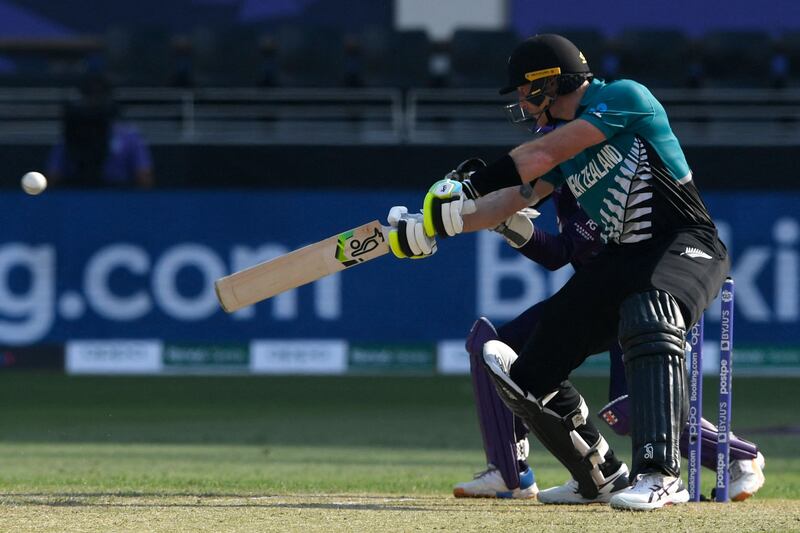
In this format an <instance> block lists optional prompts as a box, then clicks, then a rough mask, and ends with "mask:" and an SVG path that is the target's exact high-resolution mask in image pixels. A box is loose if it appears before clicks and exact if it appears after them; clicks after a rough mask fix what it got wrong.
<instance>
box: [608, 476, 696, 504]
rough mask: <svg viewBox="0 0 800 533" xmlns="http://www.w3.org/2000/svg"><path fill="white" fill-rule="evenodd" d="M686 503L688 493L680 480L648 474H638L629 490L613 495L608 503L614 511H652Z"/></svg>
mask: <svg viewBox="0 0 800 533" xmlns="http://www.w3.org/2000/svg"><path fill="white" fill-rule="evenodd" d="M688 501H689V491H688V490H686V487H684V486H683V481H681V478H679V477H672V476H668V475H666V474H662V473H650V474H640V475H639V476H638V477H637V479H636V483H634V484H633V485H632V486H631V488H629V489H628V490H625V491H622V492H620V493H618V494H615V495H614V496H613V497H612V498H611V501H610V502H609V503H610V504H611V507H613V508H614V509H627V510H630V511H652V510H653V509H660V508H662V507H664V506H665V505H673V504H676V503H686V502H688Z"/></svg>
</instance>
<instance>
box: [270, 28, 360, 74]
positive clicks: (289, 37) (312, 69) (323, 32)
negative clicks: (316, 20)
mask: <svg viewBox="0 0 800 533" xmlns="http://www.w3.org/2000/svg"><path fill="white" fill-rule="evenodd" d="M274 39H275V43H276V48H275V68H276V78H277V85H279V86H282V87H341V86H343V85H344V82H345V79H344V77H345V47H344V35H343V34H342V33H341V32H340V31H337V30H333V29H328V28H308V27H299V26H284V27H283V28H280V29H279V30H278V31H277V32H276V33H275V35H274Z"/></svg>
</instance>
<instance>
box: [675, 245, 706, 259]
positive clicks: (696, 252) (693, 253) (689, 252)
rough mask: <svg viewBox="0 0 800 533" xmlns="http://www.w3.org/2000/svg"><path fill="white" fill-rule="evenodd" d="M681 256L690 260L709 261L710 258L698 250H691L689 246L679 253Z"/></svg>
mask: <svg viewBox="0 0 800 533" xmlns="http://www.w3.org/2000/svg"><path fill="white" fill-rule="evenodd" d="M681 255H685V256H686V257H691V258H692V259H697V258H703V259H711V256H710V255H708V254H707V253H705V252H704V251H703V250H701V249H700V248H693V247H691V246H687V247H686V250H685V251H683V252H681Z"/></svg>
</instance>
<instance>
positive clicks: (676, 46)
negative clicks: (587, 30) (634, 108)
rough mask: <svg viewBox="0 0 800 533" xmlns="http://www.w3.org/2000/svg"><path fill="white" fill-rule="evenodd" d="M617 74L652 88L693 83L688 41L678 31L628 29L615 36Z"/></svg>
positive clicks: (694, 65)
mask: <svg viewBox="0 0 800 533" xmlns="http://www.w3.org/2000/svg"><path fill="white" fill-rule="evenodd" d="M614 48H615V50H616V55H617V57H618V58H619V72H618V76H619V77H621V78H631V79H634V80H636V81H638V82H641V83H644V84H645V85H652V86H655V87H688V86H692V85H696V84H697V82H696V80H695V72H696V69H697V68H698V67H699V65H696V64H694V61H693V56H692V53H691V52H692V44H691V42H690V41H689V39H688V38H687V37H686V35H685V34H684V33H683V32H682V31H680V30H669V29H656V28H651V29H645V28H637V29H629V30H625V31H623V32H621V33H620V35H619V36H618V37H617V38H616V39H615V45H614Z"/></svg>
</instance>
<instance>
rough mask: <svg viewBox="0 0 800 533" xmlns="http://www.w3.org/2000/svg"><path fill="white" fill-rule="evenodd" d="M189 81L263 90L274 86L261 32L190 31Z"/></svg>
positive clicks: (241, 29) (250, 29) (251, 29)
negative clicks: (190, 68) (190, 78)
mask: <svg viewBox="0 0 800 533" xmlns="http://www.w3.org/2000/svg"><path fill="white" fill-rule="evenodd" d="M191 45H192V74H193V75H192V78H193V81H194V83H195V84H196V85H199V86H213V87H264V86H271V85H274V84H275V83H276V80H275V72H274V70H273V69H274V67H273V66H272V65H271V63H270V60H271V59H272V58H271V57H270V54H272V53H274V50H270V49H269V41H268V40H267V38H265V37H264V36H263V32H262V31H261V29H259V28H257V27H252V26H244V25H240V26H236V27H233V28H226V29H212V28H209V27H203V28H197V29H195V30H194V31H193V32H192V38H191Z"/></svg>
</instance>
